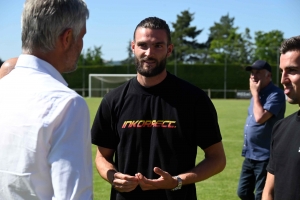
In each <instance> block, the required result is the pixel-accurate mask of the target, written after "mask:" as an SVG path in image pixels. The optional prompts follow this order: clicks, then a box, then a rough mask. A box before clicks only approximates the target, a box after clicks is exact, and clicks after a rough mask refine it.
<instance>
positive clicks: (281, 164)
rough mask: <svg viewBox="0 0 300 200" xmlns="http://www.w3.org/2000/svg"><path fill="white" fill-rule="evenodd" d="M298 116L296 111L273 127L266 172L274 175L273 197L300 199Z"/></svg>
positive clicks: (288, 199) (299, 133) (299, 124)
mask: <svg viewBox="0 0 300 200" xmlns="http://www.w3.org/2000/svg"><path fill="white" fill-rule="evenodd" d="M299 127H300V117H298V112H296V113H294V114H292V115H290V116H288V117H287V118H285V119H283V120H280V121H278V122H277V123H276V124H275V125H274V127H273V134H272V143H271V154H270V161H269V164H268V167H267V170H268V172H270V173H271V174H273V175H274V178H275V184H274V197H275V198H274V199H275V200H276V199H278V200H282V199H284V200H296V199H300V128H299Z"/></svg>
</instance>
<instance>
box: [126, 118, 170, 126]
mask: <svg viewBox="0 0 300 200" xmlns="http://www.w3.org/2000/svg"><path fill="white" fill-rule="evenodd" d="M152 127H153V128H176V121H171V120H132V121H124V123H123V125H122V128H152Z"/></svg>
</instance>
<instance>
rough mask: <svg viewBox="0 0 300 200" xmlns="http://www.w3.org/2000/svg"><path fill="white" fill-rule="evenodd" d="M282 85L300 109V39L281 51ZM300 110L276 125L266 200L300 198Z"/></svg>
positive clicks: (287, 41) (268, 167) (297, 38)
mask: <svg viewBox="0 0 300 200" xmlns="http://www.w3.org/2000/svg"><path fill="white" fill-rule="evenodd" d="M280 53H281V55H280V70H281V72H282V74H281V84H282V85H283V88H284V93H285V94H286V95H287V97H288V99H287V101H288V102H289V103H290V104H298V106H300V36H295V37H292V38H289V39H287V40H285V41H284V42H283V43H282V44H281V48H280ZM299 126H300V111H299V110H298V111H297V112H295V113H294V114H291V115H290V116H288V117H286V118H284V119H282V120H280V121H279V122H277V123H276V124H275V125H274V128H273V132H272V140H271V152H270V160H269V164H268V166H267V171H268V174H267V180H266V184H265V187H264V191H263V198H262V199H263V200H283V199H284V200H296V199H300V171H299V166H300V129H299Z"/></svg>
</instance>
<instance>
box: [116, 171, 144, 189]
mask: <svg viewBox="0 0 300 200" xmlns="http://www.w3.org/2000/svg"><path fill="white" fill-rule="evenodd" d="M138 184H139V182H138V179H137V178H136V177H135V176H130V175H127V174H122V173H120V172H116V173H115V174H114V179H113V181H112V186H113V187H114V188H115V189H116V190H118V191H119V192H130V191H132V190H134V189H135V188H136V186H137V185H138Z"/></svg>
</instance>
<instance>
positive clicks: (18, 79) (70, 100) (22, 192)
mask: <svg viewBox="0 0 300 200" xmlns="http://www.w3.org/2000/svg"><path fill="white" fill-rule="evenodd" d="M89 122H90V119H89V111H88V107H87V105H86V102H85V101H84V99H83V98H82V97H81V96H79V95H78V94H77V93H76V92H74V91H73V90H71V89H70V88H68V87H67V83H66V82H65V80H64V79H63V77H62V76H61V74H60V73H59V72H58V71H57V70H56V69H55V68H54V67H53V66H52V65H50V64H49V63H47V62H45V61H43V60H41V59H39V58H37V57H35V56H32V55H25V54H22V55H20V57H19V59H18V61H17V64H16V67H15V69H14V70H12V72H11V73H10V74H8V75H7V76H5V77H4V78H2V79H1V80H0V199H1V200H2V199H3V200H19V199H20V200H21V199H22V200H23V199H28V200H35V199H41V200H48V199H49V200H51V199H52V200H54V199H55V200H56V199H57V200H64V199H66V200H70V199H80V200H81V199H82V200H88V199H92V198H93V196H92V190H93V188H92V155H91V136H90V127H89V126H90V123H89Z"/></svg>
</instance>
